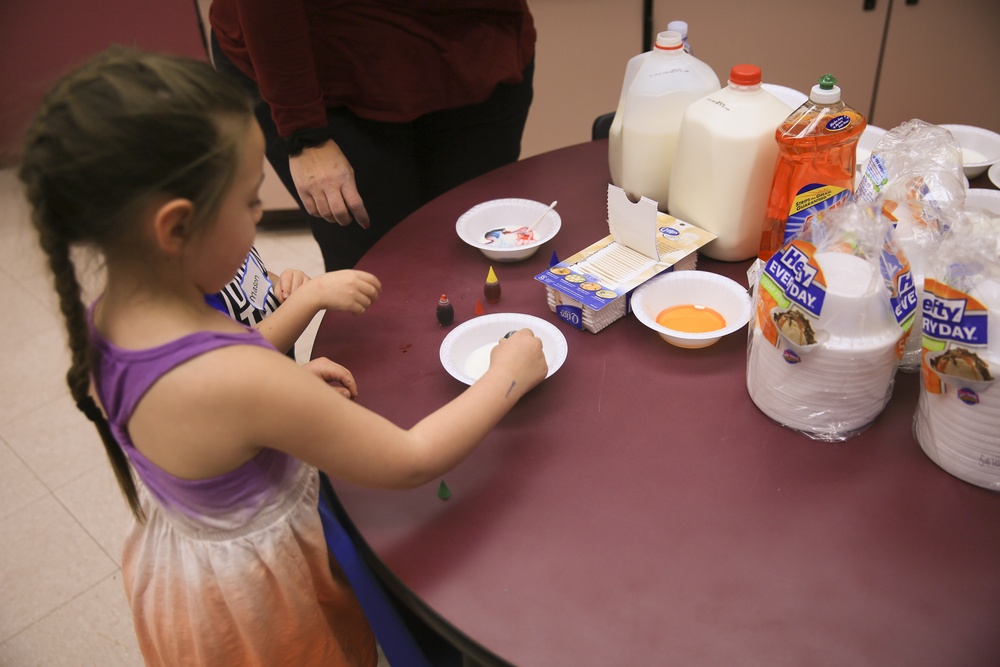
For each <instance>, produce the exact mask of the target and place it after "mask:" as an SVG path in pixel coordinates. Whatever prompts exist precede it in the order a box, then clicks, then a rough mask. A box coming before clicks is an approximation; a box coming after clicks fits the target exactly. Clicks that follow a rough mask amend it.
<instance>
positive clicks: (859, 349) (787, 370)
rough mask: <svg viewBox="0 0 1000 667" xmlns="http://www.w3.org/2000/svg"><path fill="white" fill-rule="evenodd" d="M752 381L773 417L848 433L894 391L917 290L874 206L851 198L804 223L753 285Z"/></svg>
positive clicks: (805, 429) (795, 425) (799, 426)
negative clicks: (859, 202)
mask: <svg viewBox="0 0 1000 667" xmlns="http://www.w3.org/2000/svg"><path fill="white" fill-rule="evenodd" d="M754 294H755V301H754V313H753V315H752V317H751V326H750V333H749V343H748V354H747V390H748V392H749V394H750V397H751V399H752V400H753V402H754V403H755V404H756V405H757V407H758V408H759V409H760V410H761V411H762V412H764V414H766V415H767V416H768V417H770V418H771V419H773V420H774V421H776V422H778V423H780V424H782V425H783V426H786V427H788V428H791V429H795V430H797V431H800V432H802V433H803V434H805V435H807V436H809V437H810V438H813V439H816V440H824V441H829V442H836V441H842V440H846V439H848V438H850V437H851V436H853V435H856V434H858V433H860V432H861V431H862V430H864V429H865V428H866V427H867V426H868V425H870V424H871V423H872V421H874V420H875V418H876V417H878V415H879V413H881V412H882V409H883V408H884V407H885V404H886V403H887V402H888V400H889V398H890V396H891V395H892V387H893V384H894V377H895V374H896V371H897V369H898V367H899V359H900V354H901V350H902V345H903V342H904V340H905V337H906V335H907V333H908V331H909V328H910V326H911V325H912V322H913V313H914V310H915V308H916V292H915V290H914V287H913V281H912V277H911V275H910V271H909V265H908V263H907V261H906V257H905V255H904V254H903V253H902V250H901V249H900V247H899V245H898V243H897V242H896V241H895V235H894V230H893V229H892V226H891V225H889V224H888V223H887V222H885V220H884V219H883V218H882V216H881V215H880V212H879V209H878V207H876V206H865V205H861V204H854V203H847V204H844V205H842V206H840V207H838V208H834V209H828V210H827V211H825V212H823V213H822V214H821V215H820V216H818V217H816V218H814V219H813V220H811V221H809V222H807V223H806V224H805V225H804V226H803V227H802V229H801V230H800V231H799V232H798V233H797V234H796V235H795V236H794V237H792V238H791V239H790V240H789V241H788V242H787V243H786V244H785V245H784V246H783V247H782V248H781V249H779V250H778V252H777V253H775V254H774V256H772V257H771V258H770V259H769V260H768V261H767V262H766V264H765V265H764V268H763V271H762V272H761V274H760V278H759V284H758V286H757V289H756V290H754Z"/></svg>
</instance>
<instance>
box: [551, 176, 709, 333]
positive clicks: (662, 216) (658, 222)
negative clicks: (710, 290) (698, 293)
mask: <svg viewBox="0 0 1000 667" xmlns="http://www.w3.org/2000/svg"><path fill="white" fill-rule="evenodd" d="M608 227H609V230H610V232H611V233H610V234H609V235H608V236H606V237H604V238H603V239H601V240H600V241H597V242H596V243H594V244H592V245H590V246H588V247H586V248H584V249H583V250H581V251H579V252H577V253H576V254H575V255H573V256H572V257H569V258H568V259H566V260H564V261H561V262H559V263H558V264H554V265H552V266H550V267H549V268H548V269H546V270H545V271H543V272H542V273H539V274H538V275H537V276H535V280H537V281H538V282H540V283H542V284H544V285H545V287H546V292H547V296H548V302H549V308H550V309H551V310H552V312H554V313H555V314H556V315H557V316H558V317H559V319H560V320H562V321H563V322H565V323H566V324H568V325H569V326H571V327H573V328H574V329H579V330H580V331H583V330H586V331H590V332H591V333H597V332H598V331H600V330H601V329H603V328H605V327H606V326H608V325H609V324H611V323H612V322H614V321H616V320H619V319H621V318H622V317H624V316H625V315H626V314H627V313H628V312H629V310H630V308H629V301H630V298H631V294H632V290H634V289H635V288H636V287H638V286H639V285H641V284H642V283H644V282H646V281H647V280H649V279H650V278H652V277H653V276H656V275H658V274H660V273H663V272H664V271H674V270H686V269H687V270H691V269H694V268H695V266H696V264H697V260H698V252H697V251H698V248H700V247H702V246H703V245H705V244H706V243H708V242H710V241H712V240H713V239H715V235H714V234H711V233H709V232H706V231H705V230H703V229H699V228H698V227H695V226H694V225H692V224H690V223H687V222H684V221H683V220H678V219H677V218H674V217H672V216H670V215H667V214H666V213H660V212H659V211H657V204H656V202H654V201H653V200H651V199H648V198H646V197H643V198H641V199H640V200H639V201H638V202H637V203H635V204H633V203H632V202H631V201H629V198H628V197H627V196H626V195H625V191H624V190H622V189H621V188H619V187H617V186H614V185H609V186H608Z"/></svg>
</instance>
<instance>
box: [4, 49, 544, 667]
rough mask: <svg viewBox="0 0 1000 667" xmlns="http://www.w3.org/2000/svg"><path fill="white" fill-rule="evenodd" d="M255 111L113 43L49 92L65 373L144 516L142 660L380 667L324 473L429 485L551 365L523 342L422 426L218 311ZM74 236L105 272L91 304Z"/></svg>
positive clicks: (135, 541) (134, 542)
mask: <svg viewBox="0 0 1000 667" xmlns="http://www.w3.org/2000/svg"><path fill="white" fill-rule="evenodd" d="M251 113H252V112H251V108H250V103H249V101H248V100H247V99H245V97H244V95H243V93H242V91H241V90H240V89H239V87H238V86H237V85H236V84H231V83H229V82H228V80H227V79H226V78H225V77H223V76H220V75H218V74H216V73H215V72H214V70H212V68H211V67H210V66H209V65H207V64H204V63H199V62H196V61H189V60H184V59H179V58H173V57H169V56H160V55H152V54H144V53H140V52H136V51H131V50H121V49H114V50H111V51H109V52H107V53H105V54H103V55H101V56H99V57H98V58H96V59H94V60H93V61H92V62H90V63H89V64H87V65H85V66H83V67H82V68H81V69H79V70H78V71H76V72H74V73H72V74H70V75H68V76H67V77H66V78H64V79H63V80H62V81H61V82H60V83H59V84H57V86H56V87H55V89H54V90H53V91H52V92H51V93H50V94H49V95H48V96H47V97H46V99H45V100H44V102H43V104H42V107H41V109H40V110H39V112H38V113H37V115H36V117H35V119H34V120H33V121H32V124H31V126H30V127H29V130H28V133H27V137H26V144H25V151H24V156H23V161H22V164H21V167H20V171H19V176H20V178H21V180H22V181H23V182H24V184H25V186H26V190H27V194H28V199H29V201H30V203H31V204H32V206H33V217H34V222H35V225H36V226H37V228H38V231H39V235H40V239H41V244H42V246H43V248H44V249H45V251H46V253H47V254H48V256H49V262H50V265H51V268H52V271H53V273H54V274H55V284H56V288H57V290H58V293H59V297H60V303H61V306H62V311H63V313H64V315H65V318H66V323H67V329H68V331H69V340H70V348H71V352H72V366H71V368H70V370H69V372H68V374H67V381H68V383H69V386H70V389H71V391H72V394H73V397H74V399H75V400H76V401H77V405H78V406H79V407H80V409H81V410H82V411H83V412H84V413H85V414H86V415H87V417H88V418H89V419H91V420H92V421H93V422H94V423H95V424H96V426H97V429H98V431H99V432H100V433H101V436H102V439H103V440H104V442H105V446H106V448H107V452H108V455H109V457H110V458H111V461H112V464H113V466H114V469H115V472H116V474H117V476H118V480H119V483H120V485H121V487H122V490H123V491H124V493H125V496H126V498H127V500H128V502H129V505H130V506H131V508H132V511H133V513H134V514H135V516H136V519H137V521H136V523H135V525H134V528H133V530H132V531H131V532H130V534H129V535H128V537H127V538H126V543H125V548H124V553H123V558H122V575H123V579H124V582H125V592H126V595H127V597H128V600H129V604H130V605H131V608H132V613H133V619H134V624H135V630H136V633H137V635H138V638H139V644H140V646H141V648H142V652H143V655H144V657H145V659H146V662H147V663H148V664H150V665H296V666H304V665H321V664H322V665H373V664H374V663H375V659H376V658H375V656H376V650H375V645H374V640H373V637H372V634H371V631H370V629H369V627H368V624H367V622H366V620H365V618H364V617H363V615H362V614H361V612H360V609H359V606H358V603H357V600H356V598H355V597H354V596H353V594H352V592H351V591H350V588H349V587H348V586H347V585H346V584H345V581H344V578H343V573H342V572H341V571H340V569H339V568H338V567H337V566H336V565H335V564H334V565H333V566H332V567H331V563H330V561H329V557H328V554H327V549H326V545H325V543H324V540H323V534H322V528H321V525H320V521H319V517H318V513H317V509H316V508H317V477H318V474H317V468H319V469H322V470H324V471H325V472H327V473H328V474H330V475H331V477H334V478H340V479H345V480H350V481H351V482H354V483H358V484H365V485H369V486H373V487H380V488H403V487H412V486H416V485H419V484H423V483H425V482H428V481H430V480H433V479H435V478H436V477H438V476H439V475H441V474H442V473H443V472H444V471H446V470H448V469H449V468H451V467H452V466H454V465H455V464H457V463H458V462H459V461H460V460H461V459H462V458H463V457H464V456H466V455H467V454H468V453H469V452H470V451H471V450H472V449H473V448H474V447H475V446H476V444H477V443H478V442H479V441H480V440H481V439H482V438H483V437H484V436H485V435H486V433H487V432H488V431H489V429H491V428H492V427H493V426H494V425H495V424H496V423H497V421H499V419H500V418H501V417H502V416H503V415H504V414H506V413H507V411H509V410H510V409H511V407H513V405H514V404H515V403H516V402H517V400H518V399H519V398H520V397H521V396H523V395H524V394H525V392H527V391H528V390H530V389H531V388H532V387H534V386H535V385H536V384H538V383H539V382H540V381H541V380H542V379H543V378H544V377H545V373H546V366H545V359H544V356H543V355H542V351H541V343H540V341H539V340H538V339H537V338H535V337H534V336H533V335H532V333H531V332H530V331H528V330H522V331H519V332H518V333H517V334H515V335H513V336H511V337H510V338H509V339H507V340H503V341H501V342H500V344H499V345H498V346H497V348H496V349H495V350H494V352H493V357H492V363H491V366H490V369H489V371H488V372H487V373H486V374H485V375H484V376H483V377H482V378H481V379H480V380H479V381H478V382H476V384H474V385H473V386H472V387H470V388H469V389H468V390H466V391H465V392H464V393H462V394H461V395H460V396H459V397H458V398H456V399H455V400H454V401H452V402H450V403H448V404H447V405H445V406H444V407H442V408H440V409H439V410H437V411H436V412H434V413H432V414H431V415H429V416H428V417H426V418H424V419H423V420H422V421H420V422H419V423H417V424H416V425H415V426H413V428H411V429H410V430H408V431H407V430H403V429H401V428H399V427H397V426H395V425H393V424H392V423H390V422H388V421H387V420H385V419H383V418H381V417H379V416H378V415H376V414H374V413H372V412H370V411H368V410H366V409H365V408H363V407H361V406H360V405H358V404H357V403H355V402H354V401H351V400H349V399H347V398H345V397H344V396H343V395H342V394H341V393H338V392H337V391H335V390H334V389H332V388H331V387H330V386H329V384H328V383H329V382H339V383H342V384H344V385H345V386H353V379H352V378H351V377H350V373H348V372H347V371H346V370H345V369H343V368H342V367H340V366H338V365H336V364H333V363H332V362H323V361H320V360H317V361H315V362H313V363H312V364H311V370H312V372H310V369H304V368H303V367H300V366H298V365H297V364H296V363H295V362H294V361H292V360H291V359H289V358H288V357H286V356H285V355H283V354H281V353H279V352H277V351H276V350H275V349H274V348H273V347H272V346H271V345H270V344H268V343H267V342H266V341H265V339H264V338H263V336H262V335H261V334H260V332H259V331H256V330H254V329H248V328H246V327H244V326H242V325H240V324H239V323H236V322H234V321H233V320H232V319H230V318H229V317H226V316H225V315H223V314H222V313H220V312H219V311H217V310H215V309H214V308H212V307H211V306H210V305H208V304H207V303H206V302H205V295H206V294H214V293H216V292H218V291H219V290H221V289H222V287H223V286H224V285H226V283H228V282H229V281H230V280H231V279H232V277H233V276H234V275H235V274H236V271H237V269H238V267H239V266H240V265H241V263H242V262H243V261H244V260H245V259H246V257H247V254H248V253H249V251H250V248H251V244H252V243H253V238H254V228H255V226H256V223H257V221H258V220H259V218H260V214H261V211H260V205H259V201H258V195H257V191H258V187H259V185H260V182H261V179H262V177H263V176H262V174H263V172H262V160H263V151H264V141H263V137H262V135H261V133H260V130H259V129H258V127H257V124H256V123H255V122H253V116H252V115H251ZM387 176H388V175H387ZM76 244H88V245H91V246H94V247H96V248H98V249H99V250H100V251H101V253H102V255H103V257H104V260H105V262H106V267H107V282H106V285H105V288H104V292H103V294H102V295H101V296H100V298H98V299H97V301H96V302H95V303H94V304H92V305H91V306H90V308H89V309H88V308H86V307H85V306H84V304H82V303H81V302H80V287H79V285H78V282H77V279H76V275H75V272H74V266H73V263H72V260H71V255H70V248H71V246H73V245H76ZM95 397H96V401H95Z"/></svg>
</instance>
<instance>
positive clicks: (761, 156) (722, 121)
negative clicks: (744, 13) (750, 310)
mask: <svg viewBox="0 0 1000 667" xmlns="http://www.w3.org/2000/svg"><path fill="white" fill-rule="evenodd" d="M760 83H761V72H760V68H759V67H757V66H755V65H736V66H734V67H733V68H732V71H731V72H730V75H729V84H728V85H727V86H726V87H725V88H723V89H722V90H719V91H716V92H714V93H711V94H709V95H707V96H706V97H703V98H701V99H699V100H696V101H695V102H692V103H691V105H690V106H688V108H687V109H686V111H685V113H684V118H683V120H682V122H681V127H680V132H679V135H678V143H677V152H676V154H675V156H674V165H673V170H672V172H671V177H670V192H669V199H668V203H667V204H668V205H667V208H668V212H669V213H670V215H672V216H674V217H675V218H679V219H681V220H684V221H685V222H690V223H691V224H693V225H696V226H698V227H701V228H702V229H704V230H706V231H709V232H712V233H713V234H715V235H716V239H715V240H714V241H712V242H711V243H709V244H708V245H706V246H705V247H703V248H702V249H701V251H700V252H701V253H703V254H704V255H706V256H708V257H712V258H713V259H719V260H723V261H741V260H745V259H749V258H751V257H753V256H754V255H756V254H757V250H758V247H759V245H760V233H761V221H762V220H763V217H764V211H765V208H766V207H767V197H768V193H769V192H770V189H771V179H772V177H773V176H774V165H775V161H776V160H777V157H778V144H777V143H776V142H775V140H774V132H775V130H776V129H777V128H778V125H780V124H781V123H782V121H784V120H785V118H786V117H787V116H788V114H789V113H791V112H792V107H790V106H789V105H788V104H786V103H785V102H782V101H781V100H779V99H778V98H777V97H775V96H774V95H772V94H771V93H769V92H767V91H766V90H764V89H763V88H761V85H760Z"/></svg>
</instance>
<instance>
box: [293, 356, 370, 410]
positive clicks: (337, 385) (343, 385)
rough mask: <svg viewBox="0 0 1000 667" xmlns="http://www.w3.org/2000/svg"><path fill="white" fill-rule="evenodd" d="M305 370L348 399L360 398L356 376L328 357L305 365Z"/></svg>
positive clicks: (319, 358) (318, 358)
mask: <svg viewBox="0 0 1000 667" xmlns="http://www.w3.org/2000/svg"><path fill="white" fill-rule="evenodd" d="M303 368H305V369H306V370H308V371H309V372H310V373H312V374H313V375H315V376H317V377H318V378H319V379H321V380H323V381H324V382H326V383H327V384H328V385H330V387H332V388H333V389H334V390H335V391H337V392H338V393H340V394H342V395H344V396H345V397H346V398H349V399H352V400H353V399H355V398H357V397H358V385H357V383H356V382H355V381H354V376H353V375H351V371H349V370H347V369H346V368H344V367H343V366H341V365H340V364H338V363H334V362H332V361H330V360H329V359H327V358H326V357H317V358H316V359H313V360H312V361H310V362H309V363H307V364H305V365H304V366H303Z"/></svg>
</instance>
